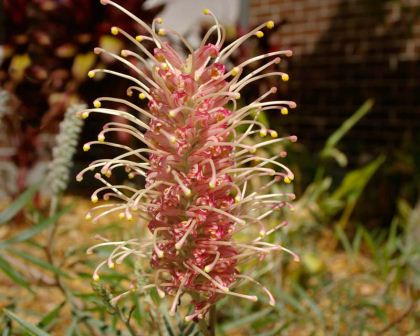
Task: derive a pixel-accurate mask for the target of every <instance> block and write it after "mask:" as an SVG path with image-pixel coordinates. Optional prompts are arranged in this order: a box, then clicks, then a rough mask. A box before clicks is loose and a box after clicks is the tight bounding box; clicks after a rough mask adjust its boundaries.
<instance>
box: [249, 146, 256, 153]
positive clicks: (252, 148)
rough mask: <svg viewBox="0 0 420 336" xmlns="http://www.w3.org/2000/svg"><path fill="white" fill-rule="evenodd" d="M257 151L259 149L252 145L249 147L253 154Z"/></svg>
mask: <svg viewBox="0 0 420 336" xmlns="http://www.w3.org/2000/svg"><path fill="white" fill-rule="evenodd" d="M256 151H257V149H256V148H255V147H251V148H250V149H249V152H250V153H251V154H254V153H255V152H256Z"/></svg>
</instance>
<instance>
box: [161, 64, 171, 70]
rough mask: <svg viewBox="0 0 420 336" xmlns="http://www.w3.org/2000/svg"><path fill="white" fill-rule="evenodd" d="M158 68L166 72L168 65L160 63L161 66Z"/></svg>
mask: <svg viewBox="0 0 420 336" xmlns="http://www.w3.org/2000/svg"><path fill="white" fill-rule="evenodd" d="M160 67H161V68H162V69H163V70H168V68H169V67H168V64H166V63H162V64H161V65H160Z"/></svg>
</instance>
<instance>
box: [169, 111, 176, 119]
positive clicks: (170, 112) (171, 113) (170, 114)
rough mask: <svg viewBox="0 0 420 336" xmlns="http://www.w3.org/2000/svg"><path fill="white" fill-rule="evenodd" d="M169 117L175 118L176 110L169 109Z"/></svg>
mask: <svg viewBox="0 0 420 336" xmlns="http://www.w3.org/2000/svg"><path fill="white" fill-rule="evenodd" d="M168 114H169V117H171V118H175V117H176V112H175V111H174V110H171V111H169V113H168Z"/></svg>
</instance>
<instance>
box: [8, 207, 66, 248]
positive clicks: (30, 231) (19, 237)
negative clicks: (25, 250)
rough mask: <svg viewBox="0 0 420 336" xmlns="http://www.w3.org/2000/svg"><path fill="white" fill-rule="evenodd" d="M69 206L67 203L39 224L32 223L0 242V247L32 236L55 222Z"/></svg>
mask: <svg viewBox="0 0 420 336" xmlns="http://www.w3.org/2000/svg"><path fill="white" fill-rule="evenodd" d="M71 208H72V205H69V206H67V207H65V208H64V209H63V210H61V211H60V212H57V213H56V214H54V215H53V216H51V217H49V218H46V219H44V220H43V221H41V222H40V223H39V224H36V225H33V226H32V227H30V228H29V229H27V230H25V231H23V232H21V233H19V234H17V235H16V236H14V237H12V238H10V239H7V240H5V241H3V242H1V243H0V248H4V247H6V246H9V245H11V244H14V243H18V242H23V241H25V240H28V239H30V238H32V237H33V236H35V235H37V234H38V233H40V232H41V231H43V230H45V229H46V228H48V227H49V226H50V225H51V224H53V223H54V222H56V221H57V219H58V218H60V217H61V216H62V215H64V214H65V213H66V212H68V211H69V210H70V209H71Z"/></svg>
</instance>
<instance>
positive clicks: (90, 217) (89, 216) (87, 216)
mask: <svg viewBox="0 0 420 336" xmlns="http://www.w3.org/2000/svg"><path fill="white" fill-rule="evenodd" d="M85 219H86V220H91V219H92V215H91V214H90V213H89V212H88V213H87V214H86V216H85Z"/></svg>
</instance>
